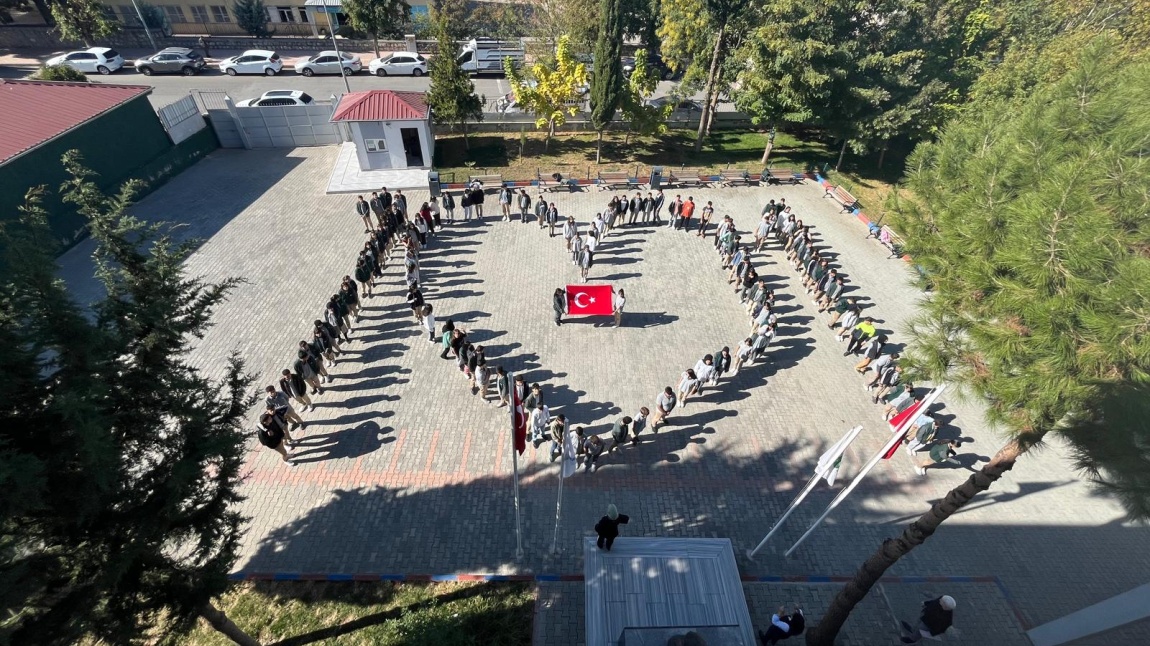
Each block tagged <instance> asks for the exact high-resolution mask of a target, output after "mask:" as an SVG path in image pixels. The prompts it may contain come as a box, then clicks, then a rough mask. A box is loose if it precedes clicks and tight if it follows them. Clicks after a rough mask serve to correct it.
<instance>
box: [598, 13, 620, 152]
mask: <svg viewBox="0 0 1150 646" xmlns="http://www.w3.org/2000/svg"><path fill="white" fill-rule="evenodd" d="M621 8H622V7H621V6H620V0H600V2H599V41H598V42H597V43H595V73H594V74H592V76H591V126H592V127H593V128H595V132H596V133H598V135H599V136H598V138H597V139H596V140H595V163H596V164H598V163H599V161H600V159H601V156H602V152H603V131H604V130H606V129H607V127H608V126H610V125H611V122H612V121H614V120H615V111H616V110H618V109H619V102H620V100H621V98H622V90H623V58H622V57H623V52H622V51H621V49H622V46H623V16H622V14H621V12H620V9H621Z"/></svg>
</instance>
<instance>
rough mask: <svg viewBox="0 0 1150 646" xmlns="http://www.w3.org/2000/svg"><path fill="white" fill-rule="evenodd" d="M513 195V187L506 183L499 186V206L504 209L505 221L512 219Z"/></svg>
mask: <svg viewBox="0 0 1150 646" xmlns="http://www.w3.org/2000/svg"><path fill="white" fill-rule="evenodd" d="M513 196H514V192H513V191H512V190H511V187H509V186H507V185H506V184H504V185H503V186H500V187H499V208H500V209H502V210H503V221H504V222H510V221H511V198H512V197H513Z"/></svg>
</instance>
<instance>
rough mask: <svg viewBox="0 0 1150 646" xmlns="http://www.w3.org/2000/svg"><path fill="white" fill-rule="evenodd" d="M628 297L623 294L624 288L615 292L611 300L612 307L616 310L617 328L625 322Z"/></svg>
mask: <svg viewBox="0 0 1150 646" xmlns="http://www.w3.org/2000/svg"><path fill="white" fill-rule="evenodd" d="M626 302H627V297H626V295H624V294H623V290H622V288H620V289H619V291H617V292H615V294H614V296H613V297H612V299H611V306H612V307H613V308H614V310H615V327H619V322H620V321H622V320H623V305H624V304H626Z"/></svg>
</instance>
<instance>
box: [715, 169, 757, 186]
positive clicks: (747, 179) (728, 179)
mask: <svg viewBox="0 0 1150 646" xmlns="http://www.w3.org/2000/svg"><path fill="white" fill-rule="evenodd" d="M716 183H717V184H719V185H722V186H750V185H751V174H750V173H748V172H747V171H746V170H725V171H721V172H720V173H719V181H718V182H716Z"/></svg>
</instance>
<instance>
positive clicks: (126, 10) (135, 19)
mask: <svg viewBox="0 0 1150 646" xmlns="http://www.w3.org/2000/svg"><path fill="white" fill-rule="evenodd" d="M116 8H117V9H119V10H120V22H122V23H124V24H125V25H128V26H129V27H139V26H140V18H139V16H137V15H136V10H135V9H133V8H132V6H131V5H125V4H122V5H119V6H118V7H116Z"/></svg>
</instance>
